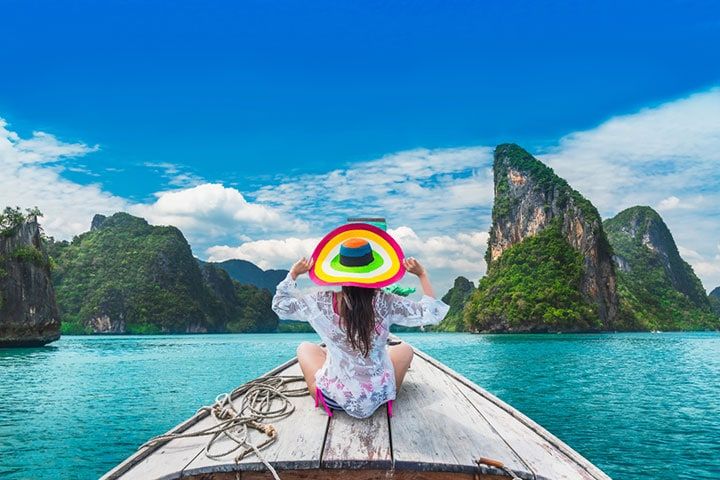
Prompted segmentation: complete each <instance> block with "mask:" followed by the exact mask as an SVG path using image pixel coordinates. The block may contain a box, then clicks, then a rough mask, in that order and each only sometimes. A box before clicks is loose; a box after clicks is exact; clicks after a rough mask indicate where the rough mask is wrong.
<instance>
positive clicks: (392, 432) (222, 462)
mask: <svg viewBox="0 0 720 480" xmlns="http://www.w3.org/2000/svg"><path fill="white" fill-rule="evenodd" d="M415 352H416V355H415V358H414V360H413V363H412V367H411V368H410V370H409V371H408V374H407V377H406V378H405V382H404V383H403V386H402V388H401V390H400V393H399V394H398V398H397V399H396V401H395V406H394V412H393V415H392V417H388V413H387V411H386V409H384V408H379V409H378V410H377V411H376V412H375V414H374V415H373V416H371V417H370V418H368V419H364V420H358V419H354V418H352V417H350V416H349V415H347V414H345V413H344V412H335V413H334V415H333V416H332V417H328V416H327V415H326V413H325V411H324V410H323V409H322V408H315V405H314V402H313V400H312V398H311V397H309V396H302V397H293V398H291V401H292V403H293V405H294V406H295V408H296V409H295V411H294V412H293V413H292V414H291V415H290V416H288V417H286V418H283V419H281V420H278V421H274V422H272V423H273V425H274V426H275V427H276V429H277V431H278V436H277V439H276V441H275V442H274V443H273V444H271V445H269V446H268V447H267V448H265V449H263V450H262V451H261V454H262V456H263V457H264V459H265V460H266V461H268V462H269V463H270V464H271V465H272V466H273V467H274V468H275V469H276V470H277V473H278V475H279V476H280V478H282V479H283V480H293V479H326V478H343V479H345V478H347V479H363V480H367V479H374V478H378V479H379V478H394V479H427V480H431V479H438V480H440V479H442V480H445V479H447V480H450V479H453V480H454V479H468V480H479V479H507V478H513V476H515V477H516V478H522V479H539V480H542V479H545V480H556V479H573V480H574V479H583V480H603V479H609V478H610V477H608V476H607V475H606V474H605V473H603V472H602V471H601V470H600V469H599V468H597V467H596V466H594V465H593V464H592V463H590V462H589V461H588V460H586V459H585V458H583V457H582V456H581V455H580V454H578V453H577V452H575V451H574V450H573V449H572V448H570V447H569V446H567V445H566V444H565V443H563V442H562V441H561V440H559V439H558V438H557V437H555V436H554V435H552V434H551V433H550V432H548V431H547V430H545V429H544V428H543V427H541V426H540V425H538V424H537V423H535V422H533V421H532V420H531V419H529V418H528V417H526V416H525V415H523V414H522V413H520V412H519V411H517V410H515V409H514V408H512V407H511V406H510V405H508V404H506V403H505V402H503V401H502V400H500V399H498V398H497V397H495V396H493V395H492V394H490V393H489V392H487V391H485V390H483V389H482V388H480V387H479V386H477V385H475V384H474V383H472V382H471V381H470V380H468V379H467V378H465V377H463V376H462V375H460V374H458V373H457V372H455V371H453V370H451V369H450V368H448V367H447V366H445V365H443V364H442V363H440V362H438V361H437V360H435V359H434V358H432V357H431V356H429V355H427V354H425V353H423V352H422V351H419V350H418V349H415ZM299 374H300V367H299V365H298V363H297V359H292V360H290V361H288V362H286V363H284V364H282V365H280V366H278V367H277V368H275V369H273V370H272V371H270V372H268V373H267V374H266V375H299ZM239 400H240V398H236V399H234V400H233V401H234V402H236V403H237V402H239ZM215 422H216V420H215V419H214V418H213V417H212V416H210V415H209V414H208V413H207V411H203V412H200V413H198V414H196V415H195V416H193V417H191V418H190V419H188V420H187V421H185V422H183V423H181V424H180V425H178V426H177V427H175V428H174V429H173V430H171V433H172V432H174V433H179V432H185V433H187V432H193V431H197V430H201V429H203V428H207V427H208V426H210V425H212V424H213V423H215ZM207 443H208V438H207V437H190V438H176V439H173V440H170V441H167V442H165V443H162V444H159V445H155V446H152V447H149V448H143V449H141V450H139V451H138V452H137V453H136V454H134V455H132V456H131V457H130V458H128V459H127V460H125V461H124V462H123V463H121V464H120V465H118V466H117V467H115V468H114V469H112V470H111V471H110V472H108V473H107V474H106V475H105V476H104V477H103V479H104V480H115V479H122V480H134V479H143V480H150V479H163V480H170V479H177V478H183V479H186V478H187V479H202V480H211V479H213V480H214V479H218V480H223V479H228V480H229V479H233V480H235V479H242V480H254V479H269V478H273V477H272V475H271V473H270V472H268V470H267V467H266V466H265V465H264V464H263V463H262V462H261V461H260V459H259V458H258V457H257V456H256V455H252V454H251V455H249V456H246V457H245V458H243V459H242V460H241V461H239V462H236V461H235V458H234V455H233V454H230V455H227V456H226V457H222V458H219V459H211V458H208V457H207V456H206V455H205V452H204V449H205V446H206V445H207ZM221 449H222V448H221ZM480 459H483V460H482V461H480V462H479V460H480Z"/></svg>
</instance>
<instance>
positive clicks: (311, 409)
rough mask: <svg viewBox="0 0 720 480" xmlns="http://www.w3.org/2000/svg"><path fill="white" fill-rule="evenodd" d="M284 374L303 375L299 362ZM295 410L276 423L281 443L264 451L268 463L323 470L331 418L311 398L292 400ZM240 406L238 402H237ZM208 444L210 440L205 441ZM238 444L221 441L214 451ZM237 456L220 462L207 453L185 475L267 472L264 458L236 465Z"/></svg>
mask: <svg viewBox="0 0 720 480" xmlns="http://www.w3.org/2000/svg"><path fill="white" fill-rule="evenodd" d="M280 374H281V375H301V374H302V373H301V371H300V366H299V365H298V364H297V363H296V364H294V365H292V366H290V367H289V368H287V369H286V370H284V371H282V372H281V373H280ZM290 401H291V402H292V403H293V405H295V411H294V412H293V413H292V415H290V416H289V417H285V418H283V419H280V420H273V421H271V422H269V423H272V424H273V425H274V426H275V427H276V428H277V431H278V437H277V440H276V441H275V442H274V443H273V444H271V445H269V446H268V447H266V448H264V449H262V450H261V451H260V453H261V455H262V456H263V458H265V460H267V461H268V462H270V463H271V464H272V465H273V467H275V468H277V469H317V468H319V467H320V457H321V454H322V449H323V443H324V439H325V432H326V431H327V429H328V426H327V423H328V416H327V415H326V414H325V411H324V410H322V409H315V403H314V402H313V399H312V398H311V397H310V396H309V395H306V396H303V397H291V398H290ZM236 403H237V402H236ZM252 435H253V437H252V438H253V440H254V441H255V442H256V443H259V442H260V441H261V440H264V439H265V438H266V437H265V436H264V435H263V434H262V433H260V432H252ZM205 443H207V438H206V439H205ZM233 445H235V444H234V442H232V441H231V440H228V439H226V440H219V441H218V442H217V443H216V445H215V447H213V450H214V451H223V450H227V449H229V448H231V447H232V446H233ZM234 458H235V454H230V455H227V456H225V457H222V458H220V459H218V460H215V459H212V458H208V457H207V456H206V455H205V454H204V453H203V454H200V455H198V456H197V457H196V458H195V459H194V460H193V461H192V462H190V464H189V465H187V466H186V467H185V468H184V469H183V475H199V474H203V473H208V472H222V471H237V470H240V469H241V470H265V465H264V464H263V463H262V462H261V461H260V459H259V458H258V457H257V456H255V455H253V454H250V455H248V456H246V457H245V458H243V459H242V460H241V461H240V464H239V465H237V464H236V463H235V460H234Z"/></svg>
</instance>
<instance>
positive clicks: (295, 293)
mask: <svg viewBox="0 0 720 480" xmlns="http://www.w3.org/2000/svg"><path fill="white" fill-rule="evenodd" d="M311 266H312V259H310V260H306V259H305V258H302V259H300V260H298V261H297V262H296V263H295V265H293V266H292V268H291V269H290V271H289V272H288V275H287V277H285V280H283V281H282V282H280V283H279V284H278V286H277V289H276V291H275V296H274V297H273V300H272V309H273V311H274V312H275V313H277V315H278V317H280V319H282V320H300V321H304V322H310V323H311V324H312V323H313V322H312V320H314V319H315V317H317V315H318V312H317V302H316V298H315V296H314V295H305V296H300V290H298V288H297V284H296V283H295V280H297V277H298V276H300V275H302V274H303V273H306V272H307V271H308V270H310V267H311Z"/></svg>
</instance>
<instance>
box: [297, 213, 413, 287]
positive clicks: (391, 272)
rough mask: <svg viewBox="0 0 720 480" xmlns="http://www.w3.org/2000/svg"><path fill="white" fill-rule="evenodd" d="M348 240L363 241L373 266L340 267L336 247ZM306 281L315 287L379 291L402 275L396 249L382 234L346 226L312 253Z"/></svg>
mask: <svg viewBox="0 0 720 480" xmlns="http://www.w3.org/2000/svg"><path fill="white" fill-rule="evenodd" d="M350 238H362V239H364V240H366V241H367V242H368V243H369V244H370V246H371V248H372V250H373V262H372V263H371V264H370V265H365V266H363V267H347V266H343V265H340V263H339V262H338V258H337V257H338V255H339V251H340V245H341V244H342V243H343V242H344V241H345V240H348V239H350ZM312 258H313V260H314V264H313V266H312V268H311V269H310V272H309V276H310V279H311V280H312V281H313V282H314V283H316V284H318V285H343V286H355V287H365V288H381V287H385V286H387V285H391V284H393V283H395V282H397V281H398V280H400V279H401V278H402V276H403V275H405V267H404V266H403V259H404V258H405V255H404V254H403V251H402V248H400V245H398V243H397V242H396V241H395V239H393V238H392V237H391V236H390V235H389V234H388V233H387V232H385V231H384V230H382V229H380V228H378V227H376V226H374V225H370V224H367V223H350V224H347V225H343V226H342V227H338V228H336V229H335V230H333V231H331V232H330V233H328V234H327V235H325V237H323V239H322V240H321V241H320V243H318V245H317V246H316V247H315V250H314V251H313V254H312Z"/></svg>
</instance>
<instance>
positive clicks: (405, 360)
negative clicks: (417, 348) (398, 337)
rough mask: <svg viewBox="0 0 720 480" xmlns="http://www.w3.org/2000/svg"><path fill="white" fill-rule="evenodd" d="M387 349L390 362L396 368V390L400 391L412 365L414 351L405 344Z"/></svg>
mask: <svg viewBox="0 0 720 480" xmlns="http://www.w3.org/2000/svg"><path fill="white" fill-rule="evenodd" d="M387 348H388V354H389V355H390V360H391V361H392V364H393V367H394V368H395V388H396V389H397V391H400V385H401V384H402V382H403V379H404V378H405V374H406V373H407V371H408V368H410V364H411V363H412V359H413V349H412V347H411V346H410V344H408V343H405V342H402V343H399V344H397V345H390V346H388V347H387Z"/></svg>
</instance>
